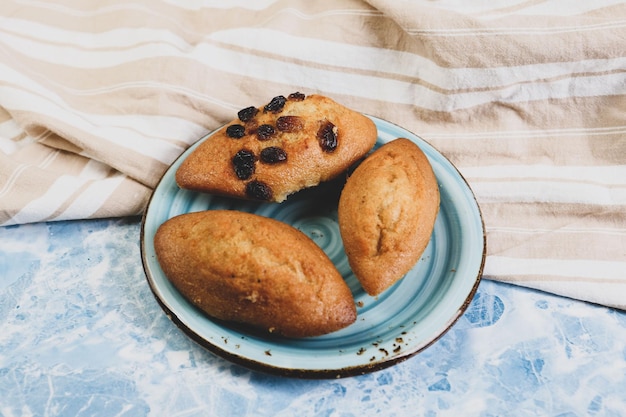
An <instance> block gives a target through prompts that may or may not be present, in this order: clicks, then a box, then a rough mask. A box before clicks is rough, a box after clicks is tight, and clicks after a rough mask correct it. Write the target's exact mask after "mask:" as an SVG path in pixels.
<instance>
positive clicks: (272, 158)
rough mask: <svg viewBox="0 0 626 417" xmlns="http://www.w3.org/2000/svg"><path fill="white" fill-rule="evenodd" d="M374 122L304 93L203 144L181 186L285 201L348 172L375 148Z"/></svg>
mask: <svg viewBox="0 0 626 417" xmlns="http://www.w3.org/2000/svg"><path fill="white" fill-rule="evenodd" d="M376 138H377V130H376V126H375V124H374V122H372V120H370V119H369V118H368V117H366V116H364V115H362V114H360V113H357V112H355V111H353V110H350V109H348V108H346V107H344V106H342V105H340V104H338V103H336V102H335V101H333V100H331V99H330V98H327V97H324V96H320V95H311V96H308V97H305V95H304V94H301V93H293V94H290V95H289V96H288V97H284V96H277V97H274V98H273V99H272V100H271V101H270V102H269V103H268V104H266V105H265V106H261V107H258V108H257V107H247V108H245V109H242V110H241V111H239V112H238V119H236V120H234V121H232V122H231V123H228V124H227V125H226V126H224V127H222V128H221V129H219V130H218V131H217V132H215V133H214V134H213V135H212V136H211V137H209V138H208V139H207V140H205V141H204V142H203V143H202V144H200V145H199V146H198V147H197V148H196V149H195V150H194V151H193V152H192V153H191V154H190V155H189V156H188V157H187V158H186V159H185V160H184V161H183V163H182V164H181V166H180V167H179V168H178V170H177V171H176V182H177V183H178V185H179V186H180V187H181V188H185V189H190V190H194V191H201V192H208V193H212V194H219V195H226V196H231V197H238V198H244V199H254V200H262V201H273V202H281V201H283V200H285V199H286V198H287V196H288V195H290V194H292V193H295V192H296V191H299V190H301V189H304V188H308V187H312V186H315V185H317V184H319V183H320V182H323V181H328V180H330V179H333V178H335V177H337V176H338V175H339V174H341V173H342V172H344V171H345V170H346V169H347V168H348V167H349V166H350V165H352V164H353V163H354V162H356V161H357V160H358V159H360V158H361V157H363V156H364V155H365V154H367V152H369V150H370V149H371V148H372V147H373V146H374V144H375V143H376Z"/></svg>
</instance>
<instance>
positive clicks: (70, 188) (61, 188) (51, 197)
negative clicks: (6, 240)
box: [9, 161, 108, 224]
mask: <svg viewBox="0 0 626 417" xmlns="http://www.w3.org/2000/svg"><path fill="white" fill-rule="evenodd" d="M102 167H103V165H102V164H100V163H98V162H95V161H94V162H89V163H87V164H86V165H85V166H84V167H83V169H82V170H81V172H80V173H79V175H78V176H71V175H62V176H60V177H59V178H57V179H56V180H55V181H54V183H53V184H52V185H51V186H50V187H49V188H48V190H47V191H46V192H45V193H44V194H43V195H41V196H40V197H38V198H36V199H33V200H31V201H29V202H28V204H26V205H25V206H24V207H22V209H21V210H20V211H19V212H18V213H16V214H15V215H14V216H13V217H12V218H11V219H10V220H9V222H10V223H11V224H13V223H18V224H19V223H30V222H38V221H42V220H47V219H49V218H50V216H52V214H53V213H54V212H55V211H56V210H58V209H59V207H61V206H62V205H63V204H65V202H66V201H67V200H68V199H69V198H70V197H72V196H73V195H74V193H76V192H77V191H78V190H79V189H80V188H81V187H83V186H84V185H85V184H87V183H89V182H93V181H95V182H96V184H98V183H100V182H101V180H102V179H104V178H106V175H107V172H108V170H105V169H102ZM81 201H82V200H81ZM83 203H84V201H83ZM96 204H97V202H96ZM74 209H76V207H74ZM96 210H97V209H96ZM94 211H95V210H94Z"/></svg>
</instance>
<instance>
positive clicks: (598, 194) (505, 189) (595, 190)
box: [468, 180, 626, 206]
mask: <svg viewBox="0 0 626 417" xmlns="http://www.w3.org/2000/svg"><path fill="white" fill-rule="evenodd" d="M468 182H469V183H470V185H471V188H472V190H473V191H474V194H475V195H476V198H477V199H478V201H479V202H481V203H560V204H590V205H597V206H599V205H606V206H619V205H626V187H620V188H609V187H604V186H600V185H595V184H585V183H576V184H575V183H564V182H550V181H499V182H483V181H474V182H472V181H471V180H469V181H468Z"/></svg>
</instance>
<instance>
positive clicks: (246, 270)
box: [154, 210, 356, 337]
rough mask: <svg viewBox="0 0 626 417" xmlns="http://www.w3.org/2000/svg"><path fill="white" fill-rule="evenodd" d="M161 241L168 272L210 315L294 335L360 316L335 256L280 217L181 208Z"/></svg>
mask: <svg viewBox="0 0 626 417" xmlns="http://www.w3.org/2000/svg"><path fill="white" fill-rule="evenodd" d="M154 246H155V252H156V255H157V259H158V261H159V264H160V265H161V268H162V269H163V272H164V273H165V276H166V277H167V278H168V279H169V280H170V281H171V283H172V284H173V285H174V287H176V288H177V289H178V291H179V292H180V293H181V294H182V295H183V296H184V297H185V298H186V299H187V300H188V301H189V302H191V303H192V304H194V305H195V306H197V307H198V308H200V309H201V310H203V311H204V312H205V313H206V314H208V315H209V316H211V317H214V318H217V319H220V320H225V321H230V322H236V323H242V324H245V325H249V326H251V327H254V328H257V329H261V330H263V331H268V332H270V333H275V334H280V335H283V336H287V337H307V336H317V335H321V334H325V333H330V332H333V331H336V330H339V329H341V328H343V327H346V326H348V325H350V324H351V323H353V322H354V321H355V320H356V307H355V304H354V299H353V298H352V293H351V291H350V289H349V287H348V286H347V284H346V283H345V281H344V280H343V278H342V276H341V274H340V273H339V272H338V271H337V269H336V268H335V266H334V265H333V263H332V262H331V260H330V259H329V258H328V257H327V256H326V254H325V253H324V252H323V251H322V249H320V248H319V246H317V245H316V244H315V243H314V242H313V240H311V239H310V238H309V237H308V236H306V235H305V234H304V233H302V232H300V231H299V230H297V229H295V228H294V227H292V226H290V225H288V224H286V223H282V222H280V221H278V220H274V219H270V218H266V217H262V216H259V215H256V214H251V213H246V212H240V211H231V210H209V211H203V212H197V213H188V214H182V215H179V216H176V217H173V218H171V219H169V220H167V221H166V222H165V223H163V224H162V225H161V226H160V227H159V229H158V230H157V233H156V235H155V238H154ZM291 248H294V249H293V250H292V249H291ZM295 248H297V249H295Z"/></svg>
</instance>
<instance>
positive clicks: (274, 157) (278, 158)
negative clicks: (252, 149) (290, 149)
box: [261, 146, 287, 164]
mask: <svg viewBox="0 0 626 417" xmlns="http://www.w3.org/2000/svg"><path fill="white" fill-rule="evenodd" d="M286 160H287V152H285V150H284V149H282V148H279V147H278V146H270V147H269V148H265V149H263V150H262V151H261V161H262V162H265V163H266V164H277V163H279V162H285V161H286Z"/></svg>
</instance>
